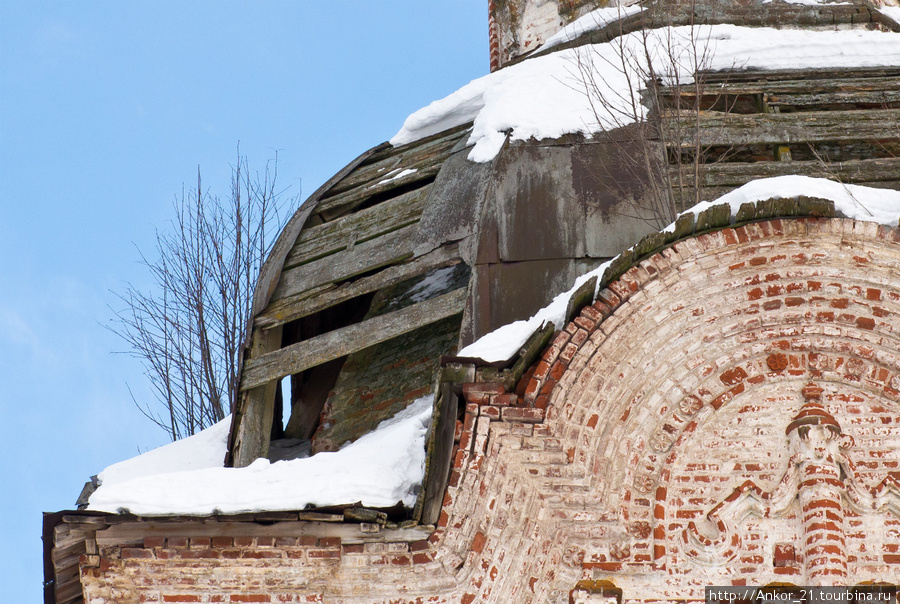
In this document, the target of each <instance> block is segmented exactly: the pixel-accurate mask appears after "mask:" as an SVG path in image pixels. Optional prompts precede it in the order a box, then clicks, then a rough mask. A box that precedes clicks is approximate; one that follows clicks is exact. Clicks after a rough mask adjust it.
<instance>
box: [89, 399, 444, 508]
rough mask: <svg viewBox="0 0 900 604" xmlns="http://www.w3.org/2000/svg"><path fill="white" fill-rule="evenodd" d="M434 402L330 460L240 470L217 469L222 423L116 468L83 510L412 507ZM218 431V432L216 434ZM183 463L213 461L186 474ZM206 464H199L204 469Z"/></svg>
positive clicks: (415, 406)
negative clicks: (214, 461)
mask: <svg viewBox="0 0 900 604" xmlns="http://www.w3.org/2000/svg"><path fill="white" fill-rule="evenodd" d="M432 402H433V396H432V395H429V396H425V397H422V398H420V399H417V400H416V401H414V402H413V403H412V404H410V406H409V407H407V408H406V409H405V410H403V411H401V412H400V413H398V414H397V415H395V416H394V417H393V418H391V419H389V420H386V421H383V422H381V423H380V424H379V425H378V427H377V428H376V429H375V430H374V431H373V432H370V433H369V434H367V435H365V436H363V437H362V438H360V439H359V440H357V441H356V442H353V443H351V444H349V445H346V446H345V447H344V448H342V449H341V450H340V451H337V452H334V453H319V454H317V455H313V456H312V457H307V458H305V459H294V460H289V461H279V462H275V463H269V461H268V460H266V459H258V460H256V461H255V462H253V463H252V464H250V465H249V466H247V467H246V468H224V467H222V462H223V460H224V456H225V438H224V437H223V435H224V436H227V432H228V424H229V422H230V420H229V419H226V420H223V421H222V422H220V423H218V424H216V425H215V426H213V427H211V428H209V429H207V430H204V431H203V432H201V433H200V434H198V435H195V436H193V437H191V438H187V439H184V440H182V441H178V442H174V443H172V444H169V445H166V446H164V447H160V448H159V449H154V450H153V451H150V452H148V453H145V454H143V455H140V456H138V457H135V458H133V459H130V460H127V461H124V462H121V463H118V464H115V465H113V466H110V467H109V468H107V469H106V470H104V471H103V472H102V473H101V474H100V475H99V477H100V479H101V480H102V481H103V482H102V484H101V486H100V488H98V489H97V491H95V492H94V494H93V495H91V498H90V505H89V507H88V509H90V510H97V511H103V512H113V513H117V512H122V511H125V510H127V511H128V512H131V513H132V514H138V515H142V516H153V515H175V514H185V515H208V514H213V513H223V514H235V513H241V512H257V511H278V510H300V509H303V508H304V507H306V506H307V505H308V504H312V505H315V506H320V507H321V506H328V505H341V504H350V503H354V502H357V501H361V502H362V503H363V505H365V506H369V507H390V506H393V505H395V504H396V503H398V502H402V503H403V504H404V505H406V506H412V505H413V504H414V503H415V500H416V492H417V490H418V485H419V484H421V482H422V477H423V475H424V473H425V432H426V430H427V427H428V425H429V423H430V421H431V413H432ZM222 426H224V430H223V428H222ZM190 459H197V460H212V459H217V460H218V462H217V463H215V464H212V465H205V467H202V468H200V469H189V468H188V466H189V464H186V463H185V462H186V461H187V460H190ZM205 463H206V462H202V463H200V464H199V465H201V466H204V464H205Z"/></svg>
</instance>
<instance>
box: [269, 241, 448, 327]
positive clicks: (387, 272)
mask: <svg viewBox="0 0 900 604" xmlns="http://www.w3.org/2000/svg"><path fill="white" fill-rule="evenodd" d="M457 262H460V258H459V249H458V245H457V244H456V243H452V244H450V245H445V246H443V247H439V248H437V249H436V250H434V251H432V252H429V253H428V254H425V255H424V256H419V257H418V258H415V259H413V260H410V261H408V262H404V263H402V264H395V265H393V266H389V267H387V268H384V269H382V270H381V271H379V272H377V273H375V274H374V275H369V276H368V277H362V278H360V279H357V280H356V281H348V282H346V283H343V284H342V285H334V284H328V285H323V286H321V287H319V288H314V289H312V290H307V291H305V292H303V293H301V294H299V295H297V296H292V297H288V298H281V299H278V300H273V301H272V303H271V304H269V306H268V307H267V308H266V309H265V311H263V312H262V313H261V314H259V315H257V316H256V326H257V327H259V328H262V329H269V328H271V327H274V326H276V325H282V324H284V323H287V322H288V321H293V320H294V319H299V318H300V317H305V316H308V315H311V314H313V313H316V312H319V311H320V310H324V309H326V308H329V307H331V306H334V305H335V304H340V303H341V302H344V301H346V300H350V299H352V298H356V297H357V296H362V295H364V294H368V293H371V292H374V291H377V290H379V289H381V288H383V287H389V286H391V285H394V284H396V283H400V282H401V281H405V280H407V279H410V278H412V277H415V276H416V275H421V274H423V273H426V272H428V271H430V270H434V269H436V268H443V267H445V266H451V265H453V264H456V263H457Z"/></svg>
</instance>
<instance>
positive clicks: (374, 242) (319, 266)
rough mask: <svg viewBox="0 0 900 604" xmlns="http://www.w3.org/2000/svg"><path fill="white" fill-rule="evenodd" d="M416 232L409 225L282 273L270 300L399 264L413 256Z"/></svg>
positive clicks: (414, 228) (412, 226)
mask: <svg viewBox="0 0 900 604" xmlns="http://www.w3.org/2000/svg"><path fill="white" fill-rule="evenodd" d="M417 231H418V229H417V228H416V225H415V224H411V225H408V226H405V227H403V228H401V229H399V230H397V231H393V232H390V233H387V234H386V235H384V236H382V237H377V238H375V239H370V240H369V241H365V242H363V243H360V244H358V245H354V246H352V247H350V248H347V249H345V250H343V251H341V252H338V253H336V254H332V255H330V256H326V257H325V258H320V259H318V260H313V261H312V262H310V263H308V264H304V265H303V266H299V267H297V268H292V269H287V270H284V271H282V274H281V280H280V281H279V283H278V286H277V287H276V288H275V293H274V294H272V300H281V299H284V298H287V297H288V296H293V295H295V294H299V293H301V292H304V291H306V290H308V289H312V288H314V287H318V286H321V285H325V284H328V283H334V282H336V281H345V280H347V279H351V278H353V277H355V276H356V275H359V274H361V273H367V272H369V271H373V270H376V269H379V268H382V267H385V266H389V265H391V264H397V263H398V262H402V261H404V260H406V259H407V258H409V257H410V256H412V250H413V248H414V246H415V243H416V233H417Z"/></svg>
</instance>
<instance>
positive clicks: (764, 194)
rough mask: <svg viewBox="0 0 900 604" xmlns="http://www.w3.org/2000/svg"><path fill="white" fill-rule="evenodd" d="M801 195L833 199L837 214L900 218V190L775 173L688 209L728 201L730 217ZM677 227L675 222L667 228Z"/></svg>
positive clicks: (867, 218)
mask: <svg viewBox="0 0 900 604" xmlns="http://www.w3.org/2000/svg"><path fill="white" fill-rule="evenodd" d="M800 196H806V197H820V198H822V199H830V200H831V201H833V202H834V209H835V210H836V211H837V213H838V214H840V215H843V216H844V217H846V218H853V219H855V220H864V221H866V222H877V223H878V224H884V225H892V226H897V221H898V219H900V191H894V190H892V189H875V188H872V187H863V186H859V185H845V184H843V183H839V182H835V181H833V180H827V179H824V178H812V177H809V176H776V177H774V178H762V179H759V180H754V181H751V182H749V183H747V184H746V185H744V186H742V187H740V188H738V189H735V190H734V191H732V192H731V193H726V194H725V195H723V196H722V197H720V198H718V199H717V200H715V201H702V202H700V203H698V204H697V205H695V206H694V207H693V208H691V209H689V210H687V212H690V213H692V214H694V215H697V214H699V213H700V212H702V211H703V210H705V209H707V208H709V207H712V206H714V205H719V204H723V203H727V204H728V205H729V206H731V216H732V217H734V216H735V215H736V214H737V211H738V209H739V208H740V207H741V204H743V203H755V202H757V201H764V200H766V199H779V198H791V197H800ZM687 212H683V213H687ZM674 228H675V223H674V222H673V223H672V224H670V225H669V226H668V227H666V229H664V230H672V229H674Z"/></svg>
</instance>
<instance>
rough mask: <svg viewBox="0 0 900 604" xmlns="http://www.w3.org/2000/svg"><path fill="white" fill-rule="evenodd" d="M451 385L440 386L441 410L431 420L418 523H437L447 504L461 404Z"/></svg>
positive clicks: (446, 383)
mask: <svg viewBox="0 0 900 604" xmlns="http://www.w3.org/2000/svg"><path fill="white" fill-rule="evenodd" d="M452 386H453V384H452V383H451V382H449V381H442V383H441V393H440V397H438V403H437V405H438V408H437V409H436V410H435V412H434V414H433V417H432V422H431V430H430V431H429V438H428V444H427V446H426V456H427V457H426V472H425V479H424V484H423V485H422V494H421V496H420V498H421V507H420V508H419V509H418V510H417V511H418V512H419V520H421V521H422V522H425V523H434V522H437V521H438V517H439V516H440V513H441V506H442V505H443V501H444V492H445V491H446V490H447V481H448V478H449V474H450V464H451V462H452V459H451V457H452V452H453V434H454V430H455V428H456V413H457V405H458V404H459V402H458V397H457V396H456V395H455V394H454V393H453V391H452ZM417 503H418V502H417Z"/></svg>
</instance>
